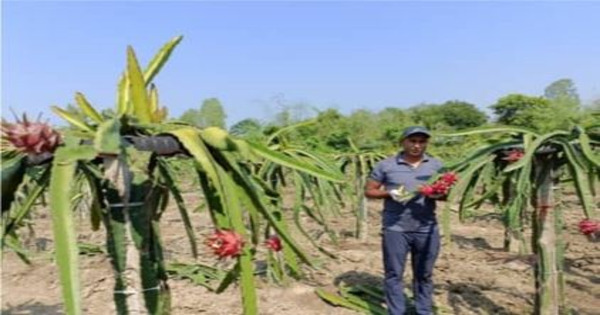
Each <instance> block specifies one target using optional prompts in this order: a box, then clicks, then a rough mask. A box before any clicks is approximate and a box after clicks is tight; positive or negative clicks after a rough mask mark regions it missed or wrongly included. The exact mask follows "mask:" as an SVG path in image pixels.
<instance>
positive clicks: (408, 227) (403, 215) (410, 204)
mask: <svg viewBox="0 0 600 315" xmlns="http://www.w3.org/2000/svg"><path fill="white" fill-rule="evenodd" d="M441 168H442V162H441V161H440V160H438V159H435V158H433V157H431V156H428V155H425V156H424V157H423V160H422V161H421V163H420V164H419V166H417V167H416V168H413V167H412V166H411V165H410V164H409V163H407V162H406V161H404V159H403V158H402V153H398V154H397V155H396V156H393V157H389V158H387V159H385V160H382V161H380V162H379V163H377V165H375V168H374V169H373V171H372V172H371V175H370V177H369V178H370V179H372V180H374V181H377V182H379V183H381V184H383V186H384V187H385V189H386V190H392V189H396V188H398V187H399V186H400V185H402V186H404V189H405V190H406V191H409V192H414V191H416V190H417V189H418V188H419V186H420V185H423V184H425V183H426V182H427V181H428V180H429V179H430V178H431V177H432V176H433V175H434V174H436V173H438V172H439V171H440V169H441ZM436 224H437V220H436V217H435V200H434V199H431V198H427V197H425V196H423V195H420V194H418V195H416V196H415V197H413V198H412V199H410V200H407V201H404V202H402V203H400V202H397V201H394V200H393V199H391V198H386V199H385V200H384V202H383V214H382V225H383V228H384V229H388V230H391V231H397V232H424V233H426V232H429V231H431V228H432V227H433V226H435V225H436Z"/></svg>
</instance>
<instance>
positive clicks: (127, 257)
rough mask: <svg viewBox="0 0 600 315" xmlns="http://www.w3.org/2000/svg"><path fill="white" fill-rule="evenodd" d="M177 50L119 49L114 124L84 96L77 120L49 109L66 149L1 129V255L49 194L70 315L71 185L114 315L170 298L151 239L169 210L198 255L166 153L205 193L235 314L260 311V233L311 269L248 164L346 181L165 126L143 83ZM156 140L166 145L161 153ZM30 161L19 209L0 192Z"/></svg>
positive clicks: (34, 130) (247, 146)
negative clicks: (101, 258) (30, 176)
mask: <svg viewBox="0 0 600 315" xmlns="http://www.w3.org/2000/svg"><path fill="white" fill-rule="evenodd" d="M181 39H182V37H181V36H178V37H175V38H174V39H172V40H171V41H169V42H168V43H166V44H165V45H164V46H163V47H162V48H161V49H160V50H159V52H158V53H157V54H156V55H155V56H154V58H152V59H151V60H150V62H149V63H148V64H147V66H146V67H141V66H140V64H139V62H138V59H137V57H136V54H135V52H134V51H133V49H132V48H131V47H128V49H127V66H126V69H125V71H124V73H123V75H122V76H121V78H120V80H119V84H118V90H117V98H116V108H115V113H116V115H115V117H111V118H106V117H103V116H102V115H100V114H99V113H98V111H97V110H96V109H95V108H94V107H93V106H92V105H91V104H90V102H89V101H88V100H87V99H86V98H85V96H84V95H83V94H81V93H76V94H75V101H76V103H77V105H78V106H79V109H80V110H81V112H82V114H83V115H82V116H83V117H80V116H79V115H73V114H71V113H70V112H68V111H66V110H64V109H61V108H60V107H56V106H53V107H52V110H53V111H54V112H55V113H56V114H57V115H59V116H60V117H61V118H63V119H64V120H65V121H66V122H68V123H69V124H70V125H72V126H73V127H74V128H73V129H72V130H69V138H68V141H67V140H64V143H63V142H62V137H61V136H60V135H59V134H58V133H57V132H56V131H54V130H53V129H52V128H50V127H49V126H48V125H47V124H45V123H40V122H32V121H29V120H28V119H26V118H24V119H23V120H20V121H17V122H16V123H7V122H3V123H2V141H3V145H2V158H3V160H2V164H1V167H2V211H3V212H5V210H6V211H8V212H9V214H10V215H7V216H6V217H9V218H11V219H10V220H9V221H7V222H6V223H7V224H6V225H4V226H6V227H7V228H6V229H4V230H3V235H2V237H3V238H2V245H5V244H7V243H6V242H5V240H7V238H6V237H7V236H10V235H13V234H16V233H14V227H15V226H18V224H17V223H18V222H16V221H18V220H21V219H22V218H23V217H25V216H26V214H27V212H28V211H29V210H28V209H31V207H32V205H33V204H34V203H35V201H36V200H37V198H40V196H42V192H43V191H45V190H47V191H49V196H50V211H51V216H52V221H53V222H52V226H53V234H54V242H55V244H56V246H55V254H56V263H57V265H58V269H59V276H60V282H61V287H62V295H63V300H64V307H65V313H67V314H70V315H79V314H82V312H83V307H82V299H81V290H80V284H79V263H78V248H77V234H76V229H75V222H74V220H73V209H72V207H73V200H72V198H71V195H72V193H73V192H74V191H77V190H78V189H80V186H79V184H78V183H79V182H82V183H83V184H81V185H87V187H88V188H89V189H90V191H91V192H92V194H91V196H92V197H91V200H89V208H90V212H91V215H90V219H91V223H92V224H91V225H92V228H93V229H99V228H100V227H101V226H102V225H103V226H104V228H105V230H106V234H107V244H106V246H107V249H108V250H107V252H108V254H109V255H110V257H111V263H112V266H113V270H114V277H115V287H114V301H115V305H116V310H117V312H118V313H119V314H142V313H149V314H168V313H169V312H170V289H169V286H168V284H167V280H168V279H167V274H166V271H165V270H166V268H165V266H164V255H163V248H162V245H161V244H162V241H161V239H160V231H159V227H160V224H159V223H160V222H159V220H160V218H161V214H162V213H163V211H166V210H167V205H168V200H169V199H171V198H172V199H173V200H175V202H176V205H177V210H178V211H179V213H180V215H181V217H182V222H183V225H184V228H185V231H186V234H187V237H188V241H189V242H190V247H191V251H192V254H193V255H194V256H197V255H199V254H200V253H199V251H198V249H197V246H196V238H195V235H194V229H193V226H192V222H191V220H190V217H189V215H188V211H187V208H186V205H185V202H184V200H183V197H182V193H181V191H180V190H179V188H178V184H179V183H178V182H177V177H176V176H174V175H173V174H174V170H173V167H172V165H171V162H170V161H169V158H170V157H171V156H173V155H174V154H179V155H183V156H185V157H187V158H190V159H192V160H193V161H194V163H190V165H189V167H190V168H192V169H190V170H188V171H189V172H190V173H193V174H197V175H198V178H199V181H198V182H199V187H197V191H198V193H202V194H204V196H205V198H206V200H207V204H208V208H209V211H210V214H211V220H212V223H213V225H214V227H215V230H217V231H219V232H217V233H216V234H215V235H213V236H212V237H211V238H209V241H208V244H209V246H210V247H209V248H210V249H211V250H212V251H213V253H215V254H216V255H218V256H219V257H223V258H225V257H231V259H233V260H235V266H234V267H233V268H232V269H231V270H229V271H228V272H229V274H228V275H227V277H226V279H228V280H227V281H225V282H224V283H223V284H222V285H221V286H220V288H221V290H224V289H225V288H226V287H227V286H228V285H229V284H231V283H233V282H234V281H235V280H238V279H239V281H240V289H241V297H242V304H243V310H244V314H257V312H258V308H257V300H256V292H255V285H254V281H255V279H254V274H255V270H254V263H253V259H254V254H255V250H254V248H256V247H258V246H259V244H261V242H262V237H261V235H263V232H264V231H266V230H267V229H272V230H273V231H275V232H276V233H277V235H278V236H279V237H280V238H281V242H282V243H283V244H284V245H282V246H283V251H284V252H285V251H287V254H286V255H284V257H286V259H288V258H289V257H293V258H294V259H297V260H298V261H300V262H303V263H305V264H307V265H309V266H314V264H313V262H312V260H311V259H310V258H309V257H308V255H306V254H305V253H304V251H303V250H302V249H300V247H299V246H298V245H297V244H296V242H295V241H294V240H293V239H292V237H291V235H290V233H289V231H288V229H287V226H286V225H285V222H284V221H283V219H282V217H281V216H279V215H278V214H279V212H278V211H279V209H276V208H275V207H273V206H272V205H271V204H270V202H269V200H270V199H269V198H268V197H277V196H273V195H274V194H275V195H276V193H274V192H272V191H267V189H266V188H265V187H268V185H267V184H266V183H265V182H264V181H262V180H261V179H260V178H259V177H257V176H255V174H253V173H252V170H249V169H247V168H246V167H245V165H246V164H245V163H248V162H250V163H256V164H265V163H270V164H275V165H285V167H287V168H289V169H293V170H295V171H298V172H299V174H303V175H310V176H312V177H314V178H316V179H320V180H324V181H327V182H338V183H340V182H343V175H342V174H341V173H339V172H336V171H333V170H330V169H325V168H322V167H318V166H315V165H314V164H310V163H307V162H306V161H304V160H301V159H299V158H295V157H293V156H287V155H283V154H281V153H279V152H275V151H274V150H272V149H270V148H267V147H265V146H264V145H260V144H256V143H251V142H247V141H243V140H239V139H235V138H233V137H231V136H230V135H229V134H228V133H227V132H226V131H225V130H222V129H220V128H216V127H211V128H204V129H198V128H196V127H194V126H190V125H185V124H182V123H179V122H172V121H169V120H168V119H167V109H166V108H164V107H160V102H159V98H158V90H157V88H156V86H155V85H154V84H153V83H152V81H153V78H154V77H155V76H156V75H157V74H158V72H159V71H160V69H161V68H162V67H163V66H164V65H165V63H166V61H167V59H168V58H169V57H170V55H171V53H172V51H173V49H174V48H175V47H176V46H177V44H178V43H179V42H180V41H181ZM165 140H169V141H167V142H166V144H165ZM169 143H170V144H169ZM5 144H6V145H5ZM171 144H172V147H171ZM39 154H50V155H51V160H52V162H51V163H45V164H42V165H39V166H38V167H40V168H42V169H43V171H42V172H41V173H42V176H40V179H39V180H38V181H35V185H36V186H35V187H34V189H32V190H31V193H30V194H29V195H28V196H27V199H26V200H25V201H24V202H23V203H22V205H21V204H19V205H18V206H19V207H18V208H17V207H16V203H15V202H14V201H11V200H9V198H6V196H7V195H5V189H9V188H11V187H12V188H14V190H17V189H18V187H20V186H22V177H23V176H22V173H23V172H24V171H26V170H27V169H29V168H30V167H33V166H31V165H29V162H28V161H26V160H27V159H28V158H29V155H39ZM76 179H78V180H76ZM79 179H81V180H79ZM13 209H15V211H13ZM13 218H14V220H13ZM265 226H268V228H266V227H265ZM244 240H248V241H244Z"/></svg>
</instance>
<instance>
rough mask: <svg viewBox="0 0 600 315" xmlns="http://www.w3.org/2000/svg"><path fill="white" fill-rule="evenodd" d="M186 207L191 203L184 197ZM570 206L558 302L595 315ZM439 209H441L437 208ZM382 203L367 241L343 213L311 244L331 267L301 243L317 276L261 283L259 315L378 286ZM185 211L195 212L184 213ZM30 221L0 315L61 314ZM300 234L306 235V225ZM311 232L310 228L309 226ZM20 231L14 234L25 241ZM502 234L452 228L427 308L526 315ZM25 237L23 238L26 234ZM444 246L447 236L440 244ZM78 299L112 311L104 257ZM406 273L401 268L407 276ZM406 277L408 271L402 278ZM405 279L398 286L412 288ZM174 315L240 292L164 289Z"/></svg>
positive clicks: (235, 307)
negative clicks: (324, 294)
mask: <svg viewBox="0 0 600 315" xmlns="http://www.w3.org/2000/svg"><path fill="white" fill-rule="evenodd" d="M185 197H186V201H187V203H188V205H196V204H198V201H199V200H198V198H197V197H196V196H195V195H194V194H191V193H188V194H186V196H185ZM574 199H575V198H574V197H573V196H567V201H566V202H565V203H564V204H565V205H566V209H565V222H566V229H565V231H564V240H565V242H566V244H567V250H566V269H565V277H566V288H565V290H566V295H567V303H568V304H569V305H570V306H571V307H572V309H573V310H574V312H573V313H574V314H600V242H598V241H595V242H594V241H591V240H588V239H586V238H585V237H584V236H582V235H580V233H579V232H578V231H577V228H576V223H577V222H578V221H579V220H580V219H581V218H582V211H581V210H580V207H579V206H578V205H576V204H575V202H574V201H570V200H574ZM440 206H442V205H440ZM380 207H381V205H380V202H377V201H371V202H370V203H369V210H370V213H371V215H370V218H369V223H370V224H369V237H368V240H367V241H366V242H361V241H359V240H357V239H356V238H354V237H353V236H352V235H353V231H354V225H355V219H354V216H352V215H351V214H350V211H349V210H346V211H343V212H342V215H341V216H334V215H331V216H330V218H329V221H330V222H331V225H332V227H333V229H334V230H335V231H336V232H337V234H338V237H339V245H338V246H334V245H333V244H331V242H330V241H329V240H328V239H327V238H326V237H322V238H321V239H319V242H320V243H321V244H322V245H323V246H326V247H327V248H328V249H330V250H332V251H333V252H335V253H336V254H338V255H339V259H337V260H332V259H328V258H326V257H323V255H318V254H317V251H316V250H315V249H313V248H312V247H311V245H310V244H309V243H308V242H307V241H306V240H305V239H304V238H303V237H301V236H299V235H298V236H297V237H296V239H297V240H299V242H300V243H301V245H302V247H303V248H305V249H306V250H307V251H308V252H309V253H311V254H312V255H313V256H314V257H317V259H318V261H319V262H320V263H321V266H320V268H319V269H317V270H310V271H308V273H307V275H308V279H306V280H303V281H300V282H296V283H293V284H290V285H289V286H287V287H278V286H275V285H272V284H269V283H267V282H259V284H258V295H259V309H260V314H265V315H268V314H299V315H300V314H301V315H322V314H328V315H343V314H355V312H354V311H351V310H348V309H344V308H339V307H334V306H331V305H328V304H327V303H325V302H324V301H322V300H320V299H319V298H318V297H317V295H316V294H315V293H314V289H315V288H317V287H322V288H326V289H328V290H330V291H335V286H336V285H337V284H339V283H340V282H342V281H343V282H345V283H347V284H357V283H362V284H374V285H379V284H380V283H381V281H382V266H381V251H380V244H379V242H380V237H379V229H380V225H379V212H380ZM190 208H193V206H191V207H190ZM35 216H36V218H35V220H34V223H35V226H34V230H35V235H29V236H28V238H29V241H30V245H29V248H30V249H31V251H32V255H31V259H32V264H31V265H26V264H24V263H23V262H22V261H20V260H19V259H18V257H17V256H16V255H15V254H14V253H12V252H5V253H4V255H3V260H2V314H7V315H8V314H13V315H14V314H46V315H53V314H63V309H62V304H61V303H62V302H61V292H60V284H59V281H58V274H57V268H56V265H55V263H54V261H53V259H52V255H53V254H52V249H53V241H52V235H51V228H50V217H49V214H48V211H47V209H38V210H37V211H36V214H35ZM192 216H193V222H194V228H195V231H196V234H197V237H198V238H199V242H200V246H199V247H200V258H199V259H198V261H201V262H205V263H214V261H215V260H214V258H213V257H212V256H211V255H210V253H209V252H208V249H207V248H205V247H203V246H202V245H201V240H202V239H203V238H204V237H205V236H206V235H208V234H210V233H211V232H212V225H211V224H210V221H209V218H208V215H207V213H206V211H203V212H195V213H193V214H192ZM305 219H306V221H307V226H309V227H311V224H312V223H311V222H310V220H309V219H308V218H305ZM88 221H89V220H87V218H81V220H80V222H79V223H80V227H79V230H80V235H79V238H80V241H82V242H86V243H91V244H98V245H102V246H103V244H104V237H105V236H104V232H103V230H102V229H101V230H100V231H96V232H93V231H91V229H90V228H89V224H88ZM314 228H316V226H314ZM25 230H26V229H23V231H22V232H24V233H25V232H26V231H25ZM503 233H504V230H503V227H502V224H501V222H500V221H499V216H498V215H497V214H495V213H493V212H491V211H489V212H488V213H485V212H484V213H482V216H480V217H479V218H478V219H475V220H472V221H471V222H469V223H459V222H458V220H457V218H456V216H455V214H453V218H452V232H451V235H450V238H451V240H452V243H451V244H450V245H447V246H445V247H444V248H443V249H442V253H441V256H440V257H439V259H438V262H437V265H436V269H435V274H434V278H435V301H436V305H437V306H438V308H439V312H438V313H441V314H532V310H533V293H534V280H533V269H532V266H531V262H530V261H531V257H530V256H524V257H519V256H518V255H515V254H510V253H506V252H504V251H503V250H502V245H503ZM25 234H27V233H25ZM162 235H163V240H164V245H165V251H166V253H167V259H168V260H169V261H179V262H187V263H193V262H194V259H193V258H192V257H191V254H190V250H189V245H188V242H187V239H186V236H185V231H184V229H183V225H182V223H181V219H180V217H179V214H178V212H177V210H176V208H175V206H174V205H171V206H170V208H169V210H168V211H167V212H166V213H165V216H164V217H163V220H162ZM445 237H447V236H445ZM80 264H81V267H80V270H81V280H82V298H83V301H84V308H85V311H84V313H85V314H89V315H95V314H98V315H104V314H114V313H115V311H114V305H113V302H112V292H113V274H112V269H111V267H110V261H109V259H108V258H107V256H106V255H105V254H95V255H87V256H84V255H82V256H80ZM407 267H408V266H407ZM407 270H410V269H409V268H407ZM411 277H412V275H411V273H410V271H408V272H407V274H406V275H405V280H406V281H410V279H411ZM169 285H170V288H171V294H172V305H173V314H185V315H187V314H227V315H229V314H241V302H240V297H239V288H237V287H236V286H231V287H230V288H229V289H227V290H226V291H225V292H224V293H222V294H219V295H217V294H214V293H211V292H210V291H208V290H207V289H205V288H204V287H201V286H196V285H194V284H192V283H191V282H190V281H188V280H175V279H171V280H169Z"/></svg>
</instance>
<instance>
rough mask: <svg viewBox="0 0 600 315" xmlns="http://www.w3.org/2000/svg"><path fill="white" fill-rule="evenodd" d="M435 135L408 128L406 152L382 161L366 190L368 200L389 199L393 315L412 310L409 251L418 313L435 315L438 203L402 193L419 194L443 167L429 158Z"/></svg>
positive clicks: (386, 239) (388, 285) (387, 282)
mask: <svg viewBox="0 0 600 315" xmlns="http://www.w3.org/2000/svg"><path fill="white" fill-rule="evenodd" d="M430 136H431V134H430V132H429V131H428V130H427V129H426V128H425V127H420V126H413V127H408V128H406V129H405V130H404V131H403V133H402V138H401V139H400V144H401V146H402V151H400V152H399V153H398V154H397V155H395V156H393V157H389V158H387V159H385V160H383V161H381V162H379V163H378V164H377V165H376V166H375V168H374V169H373V171H372V173H371V175H370V177H369V180H368V181H367V183H366V185H365V196H366V197H368V198H377V199H384V203H383V222H382V227H383V240H382V250H383V266H384V272H385V279H384V291H385V299H386V303H387V306H388V311H389V314H390V315H402V314H404V313H405V311H406V304H405V303H406V301H405V298H404V293H403V291H404V283H403V279H402V278H403V273H404V266H405V262H406V257H407V255H408V253H409V252H410V253H411V256H412V262H411V263H412V269H413V277H414V281H413V294H414V297H415V307H416V311H417V314H433V310H432V304H433V302H432V301H433V281H432V273H433V265H434V263H435V260H436V258H437V256H438V252H439V248H440V236H439V229H438V225H437V220H436V217H435V202H436V201H435V199H432V198H428V197H425V196H423V195H420V194H416V195H414V196H413V197H412V198H410V197H409V199H408V200H406V198H404V200H403V197H402V196H401V195H400V194H399V193H398V192H399V191H402V190H404V191H409V192H415V191H417V190H418V188H419V186H420V185H423V184H425V183H426V181H427V180H428V179H429V178H431V177H432V176H433V175H434V174H436V173H437V172H439V170H440V169H441V168H442V163H441V162H440V161H439V160H437V159H435V158H433V157H431V156H429V155H427V154H425V151H426V149H427V144H428V141H429V138H430ZM382 187H383V188H385V189H384V190H382V189H381V188H382Z"/></svg>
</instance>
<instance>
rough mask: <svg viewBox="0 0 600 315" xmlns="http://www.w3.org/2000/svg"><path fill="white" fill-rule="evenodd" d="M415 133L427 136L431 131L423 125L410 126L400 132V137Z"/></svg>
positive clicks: (403, 137)
mask: <svg viewBox="0 0 600 315" xmlns="http://www.w3.org/2000/svg"><path fill="white" fill-rule="evenodd" d="M417 134H421V135H424V136H427V137H428V138H429V137H431V133H430V132H429V130H427V128H425V127H423V126H410V127H407V128H406V129H404V131H403V132H402V139H405V138H407V137H410V136H412V135H417Z"/></svg>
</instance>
